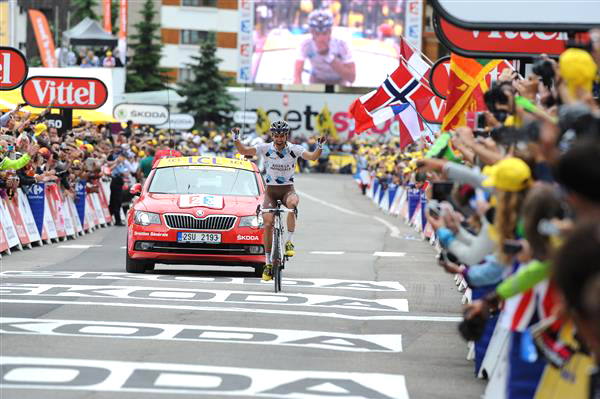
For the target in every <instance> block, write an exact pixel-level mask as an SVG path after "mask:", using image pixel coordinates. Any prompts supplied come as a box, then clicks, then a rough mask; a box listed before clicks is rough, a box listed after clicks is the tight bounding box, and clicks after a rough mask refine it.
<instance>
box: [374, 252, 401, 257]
mask: <svg viewBox="0 0 600 399" xmlns="http://www.w3.org/2000/svg"><path fill="white" fill-rule="evenodd" d="M405 255H406V252H373V256H380V257H382V258H386V257H387V258H389V257H397V256H405Z"/></svg>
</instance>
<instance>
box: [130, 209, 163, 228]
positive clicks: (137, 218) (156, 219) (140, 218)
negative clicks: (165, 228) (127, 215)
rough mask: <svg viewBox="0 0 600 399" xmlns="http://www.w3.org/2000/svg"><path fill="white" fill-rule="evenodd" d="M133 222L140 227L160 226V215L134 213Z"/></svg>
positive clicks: (141, 212) (142, 212)
mask: <svg viewBox="0 0 600 399" xmlns="http://www.w3.org/2000/svg"><path fill="white" fill-rule="evenodd" d="M133 221H134V222H135V224H139V225H140V226H148V225H151V224H160V215H159V214H158V213H152V212H144V211H135V214H134V215H133Z"/></svg>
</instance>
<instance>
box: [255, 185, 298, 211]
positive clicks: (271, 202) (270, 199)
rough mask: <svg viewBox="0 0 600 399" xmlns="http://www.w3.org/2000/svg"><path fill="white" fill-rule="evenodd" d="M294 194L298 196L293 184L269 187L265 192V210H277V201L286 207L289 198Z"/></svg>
mask: <svg viewBox="0 0 600 399" xmlns="http://www.w3.org/2000/svg"><path fill="white" fill-rule="evenodd" d="M292 194H296V190H294V185H293V184H285V185H281V186H273V185H267V189H266V190H265V199H264V201H263V204H262V206H263V208H275V207H276V206H277V200H279V201H281V203H282V204H283V205H285V203H286V201H287V199H288V197H289V196H290V195H292Z"/></svg>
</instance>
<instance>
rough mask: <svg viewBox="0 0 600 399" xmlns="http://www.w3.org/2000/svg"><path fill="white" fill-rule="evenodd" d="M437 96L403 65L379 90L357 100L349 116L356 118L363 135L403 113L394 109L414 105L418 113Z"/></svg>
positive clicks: (358, 130) (357, 127)
mask: <svg viewBox="0 0 600 399" xmlns="http://www.w3.org/2000/svg"><path fill="white" fill-rule="evenodd" d="M433 96H434V94H433V92H432V91H431V89H429V87H427V86H426V85H424V84H423V83H421V82H420V79H416V78H415V77H414V76H413V75H412V74H411V73H410V72H409V71H408V69H407V67H406V66H405V65H403V64H400V65H399V66H398V68H397V69H396V70H395V71H394V73H392V74H391V75H390V76H388V77H387V79H386V80H385V81H384V82H383V84H382V85H381V86H380V87H379V88H378V89H377V90H373V91H371V92H370V93H367V94H365V95H363V96H362V97H360V98H358V99H356V100H354V102H353V103H352V105H351V106H350V110H349V113H350V115H352V117H353V118H354V121H355V131H356V133H360V132H362V131H364V130H366V129H368V128H370V127H374V126H377V125H380V124H381V123H383V122H385V121H386V120H388V119H391V118H393V117H394V115H396V114H398V113H399V112H400V111H401V109H399V108H398V107H396V108H395V109H394V108H392V106H399V105H401V104H405V103H410V104H412V106H413V107H415V108H416V109H417V110H418V109H419V107H421V108H422V107H424V106H426V105H427V104H428V103H429V101H430V100H431V98H432V97H433Z"/></svg>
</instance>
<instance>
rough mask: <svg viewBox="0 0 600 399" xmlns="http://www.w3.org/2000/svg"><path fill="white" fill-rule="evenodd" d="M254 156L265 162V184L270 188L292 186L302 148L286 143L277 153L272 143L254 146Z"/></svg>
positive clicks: (302, 151)
mask: <svg viewBox="0 0 600 399" xmlns="http://www.w3.org/2000/svg"><path fill="white" fill-rule="evenodd" d="M254 148H255V149H256V155H260V156H262V157H263V159H264V160H265V171H266V175H265V182H266V183H267V185H270V186H281V185H285V184H294V169H295V167H296V162H297V160H298V158H299V157H301V156H302V154H303V153H304V151H306V150H305V149H304V147H302V146H301V145H298V144H291V143H286V145H285V147H284V148H283V150H281V152H279V151H277V149H276V148H275V145H274V144H273V143H267V144H258V145H255V146H254Z"/></svg>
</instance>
